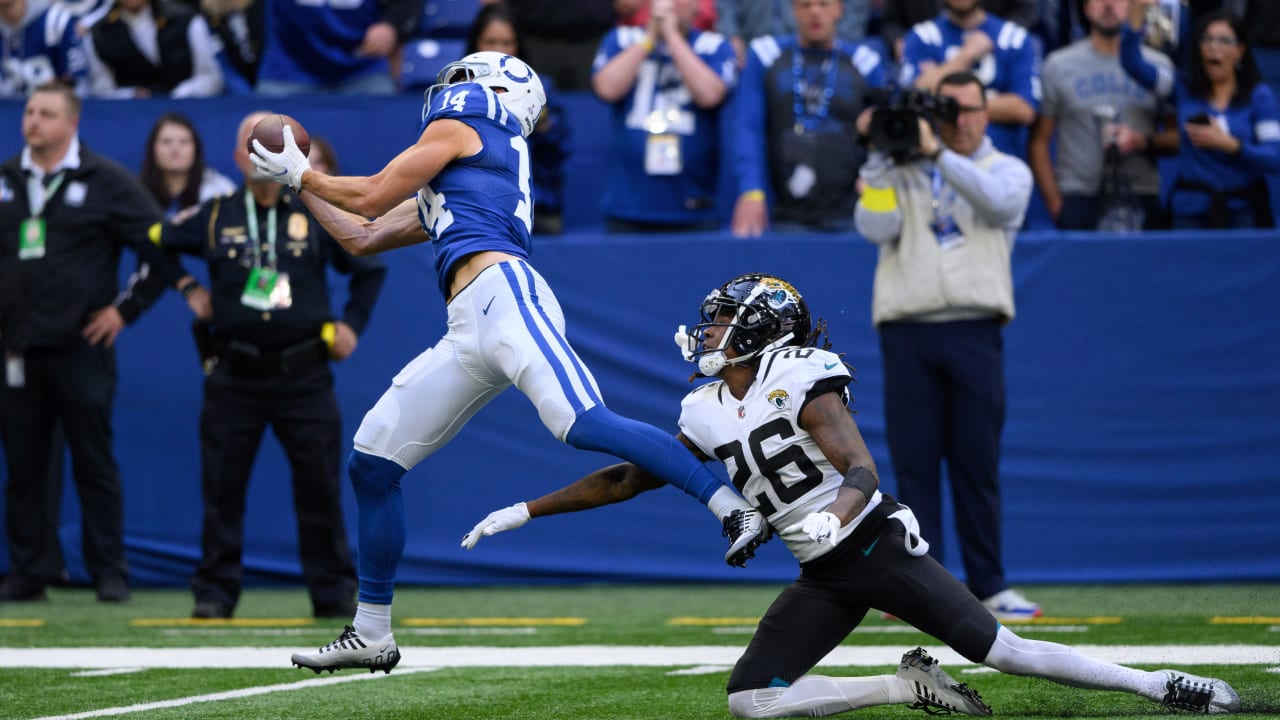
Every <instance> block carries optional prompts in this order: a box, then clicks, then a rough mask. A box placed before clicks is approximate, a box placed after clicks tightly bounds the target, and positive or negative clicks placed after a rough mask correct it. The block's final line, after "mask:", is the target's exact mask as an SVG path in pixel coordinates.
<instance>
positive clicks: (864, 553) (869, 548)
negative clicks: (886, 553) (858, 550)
mask: <svg viewBox="0 0 1280 720" xmlns="http://www.w3.org/2000/svg"><path fill="white" fill-rule="evenodd" d="M878 542H880V538H876V539H875V540H873V541H872V542H871V544H870V545H868V546H867V547H866V549H865V550H863V551H862V557H866V556H868V555H870V554H871V551H872V550H875V549H876V543H878Z"/></svg>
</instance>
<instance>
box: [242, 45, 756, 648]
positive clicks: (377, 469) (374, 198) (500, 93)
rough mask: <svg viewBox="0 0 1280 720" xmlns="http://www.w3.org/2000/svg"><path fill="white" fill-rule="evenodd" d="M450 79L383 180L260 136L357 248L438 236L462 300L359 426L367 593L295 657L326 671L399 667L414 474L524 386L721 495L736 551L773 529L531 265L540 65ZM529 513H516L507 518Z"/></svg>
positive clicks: (509, 60)
mask: <svg viewBox="0 0 1280 720" xmlns="http://www.w3.org/2000/svg"><path fill="white" fill-rule="evenodd" d="M438 81H439V83H438V84H437V85H434V86H433V87H432V88H430V89H429V90H428V91H427V96H426V106H425V107H424V108H423V127H422V130H421V132H420V135H419V138H418V141H417V142H416V143H415V144H414V145H412V146H410V147H409V148H408V149H406V150H404V151H403V152H401V153H400V154H399V155H398V156H397V157H396V158H394V159H393V160H391V162H389V163H387V165H386V167H384V168H383V169H382V170H381V171H379V172H378V173H377V174H375V175H373V176H371V177H334V176H329V175H323V174H321V173H318V172H315V171H313V170H311V169H310V167H309V165H308V163H307V159H306V157H305V156H304V155H303V154H302V153H301V152H300V151H299V149H298V146H297V144H296V143H295V142H294V140H293V133H292V129H291V128H286V129H285V145H284V148H283V149H282V151H281V152H279V153H272V152H269V151H267V150H266V148H264V147H262V145H261V143H255V147H256V149H257V153H256V156H255V159H254V162H255V163H257V165H258V167H259V169H260V170H261V171H263V172H264V173H265V174H267V175H270V176H272V177H274V178H275V179H276V180H278V181H279V182H281V183H285V184H288V185H291V186H292V187H294V188H295V189H300V190H303V191H305V192H303V193H302V198H303V200H304V201H305V202H306V204H307V207H309V208H310V209H311V210H312V212H313V213H314V214H315V216H316V218H317V219H318V220H319V221H320V222H321V223H322V224H323V225H324V226H325V228H326V229H327V230H329V232H330V234H331V235H333V237H334V238H336V239H338V241H339V242H340V243H342V245H343V246H344V247H346V248H347V249H348V250H350V251H351V252H352V253H354V254H356V255H362V254H365V255H367V254H370V253H377V252H382V251H384V250H390V249H392V248H397V247H404V246H407V245H411V244H414V243H420V242H424V241H428V240H429V241H430V242H432V243H434V244H435V253H436V270H437V272H438V274H439V286H440V291H441V292H442V293H443V294H444V296H445V298H446V300H447V302H448V313H449V323H448V327H449V329H448V332H446V334H445V336H444V337H443V338H441V340H440V342H439V343H437V344H436V346H435V347H433V348H430V349H428V350H427V351H426V352H424V353H422V354H421V355H419V356H418V357H417V358H416V359H414V360H413V361H412V362H410V363H409V364H408V365H407V366H406V367H405V368H404V370H402V371H401V372H400V374H399V375H397V376H396V378H395V379H394V380H393V382H392V385H391V388H390V389H388V390H387V391H386V393H385V394H384V395H383V396H382V398H381V399H380V400H379V401H378V402H377V404H376V405H375V406H374V407H373V409H372V410H370V411H369V413H368V414H367V415H366V416H365V418H364V422H363V423H361V425H360V429H359V430H357V431H356V435H355V451H354V452H353V453H352V455H351V459H350V461H349V463H348V469H349V471H350V473H351V482H352V485H353V486H354V489H355V494H356V500H357V503H358V505H359V522H358V525H359V530H358V538H359V577H360V594H359V605H358V608H357V611H356V617H355V622H354V623H353V625H352V626H349V627H347V628H346V630H345V631H344V632H343V634H342V636H341V637H339V639H338V640H336V641H335V642H334V643H332V644H330V645H329V646H327V647H324V648H321V649H320V650H319V651H317V652H312V653H299V654H297V655H294V656H293V660H294V662H295V663H297V664H298V665H300V666H304V667H308V668H312V669H314V670H316V671H317V672H319V671H320V670H335V669H339V668H370V669H382V670H387V671H390V669H391V668H392V667H394V666H395V664H396V662H398V661H399V659H400V655H399V651H398V649H397V648H396V644H395V640H394V638H393V637H392V635H391V598H392V593H393V589H394V584H395V578H396V566H397V564H398V563H399V561H400V556H401V554H402V553H403V551H404V543H405V518H404V504H403V501H402V499H401V496H400V478H401V476H403V475H404V474H405V473H406V472H407V471H408V470H410V469H411V468H413V467H414V466H415V465H417V464H418V463H420V462H422V461H423V460H425V459H426V458H427V457H428V456H430V455H431V454H432V453H433V452H435V451H436V450H438V449H440V448H441V447H443V446H444V444H445V443H447V442H448V441H449V440H450V439H451V438H452V437H453V436H454V435H455V434H456V433H457V432H458V430H459V429H461V428H462V426H463V425H464V424H466V422H467V420H468V419H470V418H471V417H472V416H473V415H474V414H475V413H476V412H477V411H479V410H480V408H482V407H484V405H485V404H486V403H487V402H488V401H490V400H492V399H493V398H494V397H497V395H498V394H499V393H501V392H502V391H503V390H505V389H506V388H507V387H509V386H511V385H513V384H514V385H515V386H516V387H518V388H520V391H521V392H523V393H524V394H525V395H526V396H528V397H529V399H530V400H531V401H533V403H534V405H535V406H536V407H537V409H538V414H539V417H540V418H541V419H542V422H543V424H545V425H546V427H547V429H548V430H550V431H551V432H552V434H554V435H555V436H556V438H557V439H559V440H561V441H563V442H566V443H568V444H570V445H572V446H574V447H577V448H582V449H584V450H598V451H602V452H607V453H610V454H612V455H616V456H618V457H622V458H625V459H627V460H630V461H632V462H635V463H636V464H638V465H640V466H642V467H644V468H646V469H647V470H648V471H649V472H652V473H653V474H654V475H656V476H659V477H662V478H663V479H664V480H666V481H667V482H670V483H671V484H673V485H675V486H676V487H679V488H680V489H682V490H684V491H685V492H687V493H689V494H690V495H693V496H695V497H697V498H698V500H699V501H700V502H702V503H705V504H707V505H708V507H709V508H710V509H711V511H712V512H713V513H715V515H716V517H718V518H721V520H722V522H723V523H724V528H725V532H726V533H727V534H728V535H729V537H730V542H731V546H730V548H729V551H728V553H726V555H725V559H726V561H727V562H729V564H731V565H741V564H743V563H745V562H746V560H747V559H748V558H749V557H750V556H751V554H752V553H753V552H754V550H755V548H756V546H757V545H759V544H760V542H763V541H764V540H765V539H766V538H767V536H766V535H763V534H762V533H763V530H764V523H763V520H762V517H761V515H760V513H759V512H757V511H756V510H754V509H753V508H751V506H750V505H748V504H747V503H746V502H745V501H744V500H743V498H742V497H741V496H740V495H739V494H738V493H737V492H736V491H734V490H733V489H732V488H730V487H728V486H727V485H725V484H724V483H722V482H721V481H720V480H719V479H718V478H716V477H715V476H714V475H712V474H711V472H710V471H709V470H707V468H706V467H704V466H703V465H702V463H700V462H698V460H697V459H696V458H694V456H693V455H692V454H691V453H689V452H688V451H687V450H685V448H684V447H683V446H681V445H680V444H679V443H677V442H675V440H674V439H672V438H671V436H670V435H668V434H666V433H664V432H662V431H661V430H659V429H657V428H655V427H652V426H650V425H646V424H644V423H640V422H636V421H634V420H629V419H627V418H624V417H621V416H619V415H617V414H615V413H613V412H612V411H610V410H609V409H608V408H606V407H605V405H604V401H603V399H602V397H601V394H600V390H599V388H598V387H597V386H596V381H595V378H593V377H592V375H591V371H590V370H588V369H587V367H586V365H585V364H583V362H582V360H581V358H579V357H578V354H577V353H576V352H575V351H574V349H573V347H571V346H570V345H569V343H568V341H566V340H565V337H564V314H563V312H562V311H561V309H560V305H559V303H558V301H557V300H556V296H555V294H554V293H553V292H552V291H551V288H550V287H548V286H547V283H546V281H545V280H544V279H543V278H542V276H541V275H539V274H538V272H537V271H536V270H534V269H533V267H532V266H531V265H530V264H529V262H528V258H529V245H530V242H529V233H530V228H531V227H532V223H533V217H532V211H533V202H532V197H531V195H530V183H529V153H528V145H527V144H526V141H525V138H526V137H527V136H528V135H529V133H530V132H532V130H533V128H534V125H535V124H537V122H538V116H539V115H540V114H541V113H542V108H543V105H544V104H545V102H546V96H545V94H544V92H543V88H542V82H541V81H540V80H539V79H538V76H537V74H535V73H534V72H533V70H532V69H531V68H530V67H529V66H528V65H526V64H525V63H524V62H522V61H521V60H519V59H517V58H515V57H512V56H510V55H504V54H501V53H496V52H478V53H473V54H471V55H468V56H466V57H464V58H463V59H462V60H460V61H458V62H455V63H452V64H450V65H448V66H446V67H445V68H444V69H443V70H441V71H440V75H439V77H438ZM405 198H409V199H405ZM370 217H372V218H376V219H375V220H372V221H367V220H365V218H370ZM527 519H528V516H527V515H525V516H523V517H519V515H518V513H515V512H513V513H511V514H510V515H509V516H508V517H507V518H506V520H505V521H504V522H506V523H508V524H509V525H510V526H511V527H514V526H515V525H516V524H518V523H520V522H523V521H525V520H527Z"/></svg>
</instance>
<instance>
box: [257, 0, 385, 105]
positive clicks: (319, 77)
mask: <svg viewBox="0 0 1280 720" xmlns="http://www.w3.org/2000/svg"><path fill="white" fill-rule="evenodd" d="M380 19H381V18H380V16H379V9H378V2H377V0H331V1H330V2H325V3H317V2H310V1H309V0H271V1H270V2H268V3H267V17H266V28H265V30H264V32H265V33H266V38H265V39H264V41H263V43H262V47H263V51H262V65H261V67H260V68H259V69H258V77H259V78H260V79H266V80H281V81H284V82H299V83H309V84H310V83H314V84H319V85H330V84H334V83H340V82H344V81H347V80H351V79H353V78H359V77H363V76H365V75H372V74H374V73H386V72H387V71H388V65H387V59H386V58H384V57H377V56H369V55H360V54H358V53H357V52H356V49H357V48H359V47H360V43H361V42H363V41H364V35H365V32H366V31H368V29H369V26H370V25H372V24H374V23H376V22H378V21H379V20H380Z"/></svg>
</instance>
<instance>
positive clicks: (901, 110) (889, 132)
mask: <svg viewBox="0 0 1280 720" xmlns="http://www.w3.org/2000/svg"><path fill="white" fill-rule="evenodd" d="M867 106H868V107H871V108H874V112H872V113H871V127H870V129H869V130H868V132H867V139H868V141H869V142H870V143H871V145H872V146H873V147H875V149H877V150H880V151H882V152H884V153H886V154H887V155H889V157H890V158H892V159H893V161H894V162H898V163H901V162H906V161H907V160H909V159H910V158H911V155H912V153H913V152H915V150H916V149H917V148H919V147H920V118H924V119H925V120H927V121H929V124H930V125H934V126H936V124H937V122H938V121H939V120H941V121H943V122H955V121H956V118H958V117H960V104H959V103H958V102H956V99H955V98H953V97H949V96H946V95H934V94H932V93H929V92H926V91H924V90H917V89H915V88H910V89H907V90H900V91H895V90H893V89H889V90H878V91H875V92H874V93H873V94H872V95H870V96H868V98H867Z"/></svg>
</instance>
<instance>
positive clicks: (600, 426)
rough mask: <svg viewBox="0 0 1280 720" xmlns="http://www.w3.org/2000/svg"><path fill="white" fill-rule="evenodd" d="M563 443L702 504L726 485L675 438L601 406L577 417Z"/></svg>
mask: <svg viewBox="0 0 1280 720" xmlns="http://www.w3.org/2000/svg"><path fill="white" fill-rule="evenodd" d="M565 442H567V443H569V444H570V445H572V446H573V447H576V448H578V449H580V450H598V451H600V452H606V453H609V454H610V455H615V456H617V457H620V458H622V459H623V460H626V461H628V462H631V463H634V464H636V465H639V466H640V467H641V468H644V469H645V470H647V471H648V472H650V473H652V474H654V475H656V476H658V477H660V478H662V479H663V480H665V481H666V482H667V483H668V484H670V485H674V486H675V487H678V488H680V489H681V490H683V491H685V492H687V493H689V494H690V495H692V496H694V497H696V498H698V502H700V503H702V504H703V505H706V504H707V501H708V500H710V499H711V496H712V495H714V494H715V492H716V490H719V489H720V488H721V487H724V486H725V483H723V482H721V480H720V478H718V477H716V476H715V475H713V474H712V473H711V471H710V470H708V469H707V468H706V466H705V465H703V464H702V463H701V462H699V461H698V458H697V457H695V456H694V454H693V453H691V452H689V448H687V447H685V446H684V445H682V444H680V441H679V440H676V439H675V437H673V436H671V435H669V434H667V433H665V432H663V431H661V430H659V429H658V428H656V427H654V426H652V425H649V424H647V423H642V422H640V421H638V420H632V419H630V418H625V417H622V416H621V415H619V414H617V413H615V412H614V411H612V410H610V409H609V408H607V407H605V406H603V405H596V406H595V407H593V408H591V409H590V410H588V411H586V412H584V413H582V414H581V415H578V418H577V419H576V420H575V421H574V423H573V427H572V428H570V429H569V434H568V436H567V437H565Z"/></svg>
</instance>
